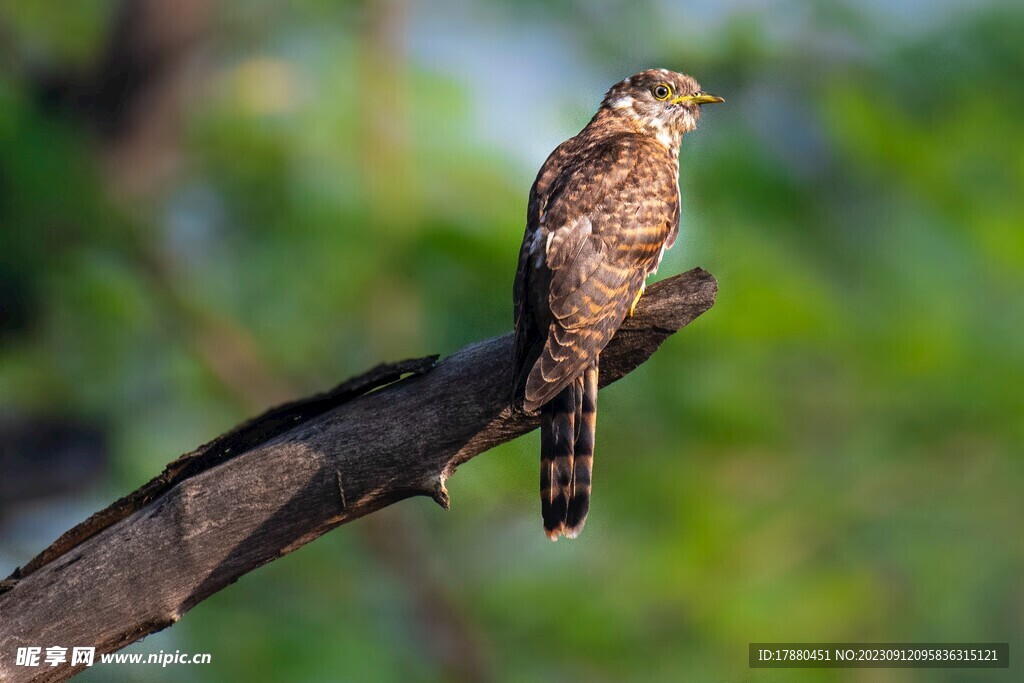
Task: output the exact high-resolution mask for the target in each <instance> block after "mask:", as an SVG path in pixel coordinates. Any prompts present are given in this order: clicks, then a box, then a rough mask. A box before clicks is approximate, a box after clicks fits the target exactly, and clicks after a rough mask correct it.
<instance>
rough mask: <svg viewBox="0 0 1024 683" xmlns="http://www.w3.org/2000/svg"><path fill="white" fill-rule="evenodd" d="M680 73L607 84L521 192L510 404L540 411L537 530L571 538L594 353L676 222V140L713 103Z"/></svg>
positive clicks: (589, 443)
mask: <svg viewBox="0 0 1024 683" xmlns="http://www.w3.org/2000/svg"><path fill="white" fill-rule="evenodd" d="M722 101H723V100H722V98H721V97H715V96H714V95H708V94H706V93H704V92H702V91H701V89H700V85H698V84H697V81H695V80H694V79H692V78H691V77H689V76H686V75H684V74H681V73H675V72H672V71H667V70H665V69H651V70H648V71H644V72H641V73H639V74H637V75H635V76H631V77H629V78H627V79H626V80H624V81H622V82H620V83H617V84H615V85H614V86H612V87H611V89H610V90H609V91H608V93H607V94H606V95H605V96H604V100H603V101H602V102H601V106H600V108H599V109H598V110H597V114H595V115H594V118H592V119H591V120H590V123H588V124H587V126H586V127H585V128H584V129H583V130H582V131H580V133H579V134H578V135H576V136H575V137H573V138H570V139H569V140H566V141H565V142H563V143H562V144H561V145H559V146H558V147H557V148H556V149H555V151H554V152H552V153H551V156H549V157H548V159H547V161H545V162H544V165H543V166H542V167H541V169H540V172H539V173H538V174H537V179H536V180H535V181H534V183H533V187H532V188H531V190H530V201H529V206H528V209H527V218H526V235H525V236H524V237H523V245H522V247H521V248H520V250H519V267H518V270H517V272H516V281H515V291H514V295H515V328H516V343H515V359H514V368H515V370H514V372H515V399H516V402H517V404H518V405H520V406H521V407H522V409H523V410H524V411H526V412H535V411H537V410H540V413H541V447H540V448H541V452H540V459H541V472H540V495H541V512H542V515H543V517H544V529H545V531H546V533H547V535H548V537H549V538H550V539H552V540H558V537H559V536H562V535H564V536H567V537H568V538H575V537H576V536H577V535H578V534H579V533H580V531H581V530H582V529H583V524H584V522H585V521H586V518H587V512H588V510H589V508H590V478H591V469H592V465H593V458H594V428H595V425H596V418H597V376H598V375H597V373H598V359H599V357H600V354H601V351H602V350H603V349H604V347H605V346H606V345H607V344H608V341H609V340H610V339H611V338H612V335H614V334H615V331H616V330H617V329H618V328H619V325H621V324H622V321H623V320H624V319H625V318H626V316H627V315H632V312H633V309H634V307H635V306H636V303H637V301H639V299H640V296H641V294H643V291H644V285H645V283H646V280H647V277H648V276H649V275H651V274H652V273H654V272H655V271H656V270H657V268H658V265H659V264H660V263H661V257H662V256H663V255H664V252H665V250H666V249H668V248H670V247H671V246H672V244H673V242H675V239H676V233H677V232H678V229H679V144H680V139H681V138H682V136H683V134H684V133H686V132H689V131H691V130H693V129H694V128H696V127H697V121H698V119H699V118H700V111H701V105H704V104H710V103H712V102H722Z"/></svg>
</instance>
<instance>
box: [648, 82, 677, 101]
mask: <svg viewBox="0 0 1024 683" xmlns="http://www.w3.org/2000/svg"><path fill="white" fill-rule="evenodd" d="M651 94H653V95H654V97H655V99H658V100H667V99H668V98H669V97H671V96H672V88H670V87H668V86H667V85H665V84H664V83H659V84H658V85H656V86H654V87H653V88H652V89H651Z"/></svg>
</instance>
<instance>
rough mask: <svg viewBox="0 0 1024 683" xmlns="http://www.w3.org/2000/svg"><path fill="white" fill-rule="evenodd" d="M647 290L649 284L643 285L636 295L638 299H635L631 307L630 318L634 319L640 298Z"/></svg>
mask: <svg viewBox="0 0 1024 683" xmlns="http://www.w3.org/2000/svg"><path fill="white" fill-rule="evenodd" d="M645 289H647V283H646V282H644V283H641V285H640V291H639V292H637V293H636V298H635V299H633V303H632V304H630V306H629V317H630V318H632V317H633V312H634V311H636V305H637V304H638V303H640V297H642V296H643V295H644V290H645Z"/></svg>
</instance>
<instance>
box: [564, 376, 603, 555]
mask: <svg viewBox="0 0 1024 683" xmlns="http://www.w3.org/2000/svg"><path fill="white" fill-rule="evenodd" d="M582 384H583V395H582V397H581V398H582V400H581V401H580V406H579V413H577V415H576V430H577V436H576V444H575V448H574V449H573V450H574V457H573V468H572V487H571V489H570V491H569V510H568V514H567V515H566V519H565V532H564V533H565V535H566V537H567V538H576V537H577V536H579V535H580V532H581V531H583V525H584V524H586V522H587V513H588V512H589V511H590V480H591V475H592V473H593V469H594V433H595V431H596V429H597V366H596V365H592V366H591V367H589V368H587V369H586V371H584V373H583V383H582Z"/></svg>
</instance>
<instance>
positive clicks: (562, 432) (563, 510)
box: [540, 365, 597, 541]
mask: <svg viewBox="0 0 1024 683" xmlns="http://www.w3.org/2000/svg"><path fill="white" fill-rule="evenodd" d="M596 418H597V366H596V365H594V366H591V367H589V368H587V370H586V371H585V372H584V374H583V375H582V376H580V377H578V378H577V379H576V380H574V381H573V382H572V383H570V384H569V386H567V387H566V388H565V389H563V390H562V391H561V392H560V393H558V394H557V395H556V396H555V397H554V398H553V399H551V401H549V402H548V403H546V404H544V405H543V406H542V407H541V447H540V459H541V468H540V469H541V471H540V492H541V514H542V516H543V518H544V530H545V532H546V533H547V535H548V538H550V539H551V540H553V541H555V540H558V537H559V536H566V537H568V538H576V536H577V535H578V534H579V533H580V531H582V529H583V524H584V522H585V521H586V518H587V511H588V510H589V509H590V475H591V469H592V466H593V459H594V427H595V424H596Z"/></svg>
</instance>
